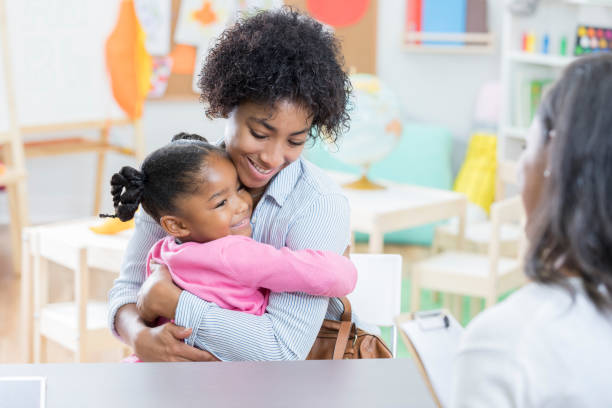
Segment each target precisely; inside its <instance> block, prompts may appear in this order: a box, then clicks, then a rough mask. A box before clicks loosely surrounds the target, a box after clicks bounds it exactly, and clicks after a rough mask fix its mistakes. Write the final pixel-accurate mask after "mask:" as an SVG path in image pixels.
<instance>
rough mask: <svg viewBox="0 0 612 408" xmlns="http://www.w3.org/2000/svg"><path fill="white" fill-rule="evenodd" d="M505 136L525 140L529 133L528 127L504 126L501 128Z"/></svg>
mask: <svg viewBox="0 0 612 408" xmlns="http://www.w3.org/2000/svg"><path fill="white" fill-rule="evenodd" d="M501 133H503V134H504V135H505V136H507V137H510V138H512V139H516V140H525V135H526V134H527V128H524V127H504V128H502V130H501Z"/></svg>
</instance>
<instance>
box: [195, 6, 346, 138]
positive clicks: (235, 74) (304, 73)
mask: <svg viewBox="0 0 612 408" xmlns="http://www.w3.org/2000/svg"><path fill="white" fill-rule="evenodd" d="M343 65H344V59H343V57H342V52H341V47H340V43H339V41H338V39H336V37H334V34H333V33H332V32H330V31H329V30H327V29H325V28H324V27H323V26H322V25H321V24H320V23H319V22H317V21H315V20H314V19H312V18H310V17H308V16H306V15H304V14H301V13H299V12H298V11H296V10H294V9H292V8H290V7H281V8H279V9H276V10H267V11H259V12H258V13H256V14H255V15H252V16H248V17H242V18H241V19H239V20H238V21H237V22H236V23H235V24H234V25H233V26H231V27H229V28H228V29H226V30H225V31H224V32H223V33H222V34H221V35H220V37H219V38H218V39H217V42H216V44H215V45H214V46H213V47H212V49H211V50H210V51H209V53H208V56H207V58H206V61H205V63H204V66H203V68H202V71H201V72H200V80H199V82H198V84H199V87H200V90H201V92H202V94H201V100H202V102H204V103H205V104H206V105H207V107H206V116H207V117H208V118H209V119H213V118H224V117H227V116H228V115H229V113H230V112H231V111H232V110H233V109H234V108H235V107H236V106H238V105H239V104H240V103H242V102H247V101H250V102H255V103H263V104H266V105H269V106H274V105H275V104H276V103H277V102H279V101H282V100H289V101H292V102H296V103H298V104H300V105H302V106H303V107H305V108H307V109H308V110H309V112H310V113H311V115H312V127H311V129H310V132H309V136H310V137H312V138H316V137H317V136H319V135H321V134H322V135H325V137H326V139H329V140H330V141H332V142H335V141H336V140H337V138H338V136H340V135H341V134H342V133H343V132H345V131H346V130H348V127H349V122H350V116H349V114H348V103H349V97H350V94H351V92H352V87H351V83H350V81H349V78H348V75H347V73H346V72H345V71H344V70H343Z"/></svg>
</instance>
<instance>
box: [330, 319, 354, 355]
mask: <svg viewBox="0 0 612 408" xmlns="http://www.w3.org/2000/svg"><path fill="white" fill-rule="evenodd" d="M352 326H353V323H352V322H341V323H340V329H339V330H338V338H337V339H336V346H335V347H334V355H333V357H332V360H342V357H344V352H345V351H346V345H347V343H348V340H349V335H350V334H351V327H352Z"/></svg>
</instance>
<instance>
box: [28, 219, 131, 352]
mask: <svg viewBox="0 0 612 408" xmlns="http://www.w3.org/2000/svg"><path fill="white" fill-rule="evenodd" d="M93 221H94V219H87V220H81V221H76V222H68V223H57V224H52V225H48V226H42V227H34V228H28V229H27V230H26V233H25V234H24V235H26V236H27V248H28V250H29V251H31V256H30V259H29V260H28V261H27V262H26V260H25V259H24V265H31V266H32V269H33V273H31V272H30V270H29V269H28V268H24V275H23V277H22V296H23V298H22V307H23V310H24V312H23V313H28V312H29V311H32V310H33V315H30V316H24V317H23V319H24V320H27V321H30V322H31V323H30V325H29V326H28V325H26V328H25V330H24V334H25V335H26V336H27V335H28V334H30V333H32V331H33V334H34V335H33V340H34V341H33V354H34V358H33V360H34V362H36V363H40V362H45V361H46V360H47V356H46V350H47V341H48V340H52V341H55V342H57V343H59V344H60V345H62V346H64V347H65V348H67V349H69V350H71V351H73V352H74V353H75V362H83V361H87V360H88V358H89V355H90V353H94V352H98V351H104V350H109V349H113V350H121V351H122V352H123V354H124V355H125V354H127V348H126V347H125V346H124V345H123V343H121V342H120V341H119V340H118V339H116V338H115V337H114V336H113V335H112V333H111V331H110V329H109V327H108V322H107V304H106V301H96V300H92V299H90V297H89V277H90V276H89V275H90V274H89V270H90V268H96V269H101V270H105V271H111V272H116V273H118V272H119V269H120V267H121V262H122V258H123V253H124V251H125V248H126V247H127V243H128V240H129V237H130V235H131V231H125V232H123V233H120V234H117V235H98V234H94V233H93V232H91V231H89V230H88V226H89V225H91V224H92V222H93ZM50 261H52V262H55V263H57V264H59V265H62V266H64V267H67V268H69V269H71V270H72V271H73V272H74V300H73V301H71V302H58V303H50V302H49V280H50V279H51V277H50V276H49V271H48V265H49V262H50ZM32 291H33V296H32V295H31V294H32ZM28 293H30V296H28ZM32 302H33V304H32ZM30 338H31V337H30ZM31 344H32V343H29V340H28V338H27V337H26V343H25V347H26V349H27V351H26V361H28V360H31V354H30V350H32V346H31Z"/></svg>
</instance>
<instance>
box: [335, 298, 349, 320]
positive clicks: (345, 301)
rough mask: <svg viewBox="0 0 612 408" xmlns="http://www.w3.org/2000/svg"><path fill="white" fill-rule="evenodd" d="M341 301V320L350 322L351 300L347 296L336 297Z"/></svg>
mask: <svg viewBox="0 0 612 408" xmlns="http://www.w3.org/2000/svg"><path fill="white" fill-rule="evenodd" d="M338 299H340V301H341V302H342V306H343V307H344V312H342V316H341V317H340V321H341V322H350V321H351V320H352V314H351V302H350V301H349V300H348V298H347V297H341V298H338Z"/></svg>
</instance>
